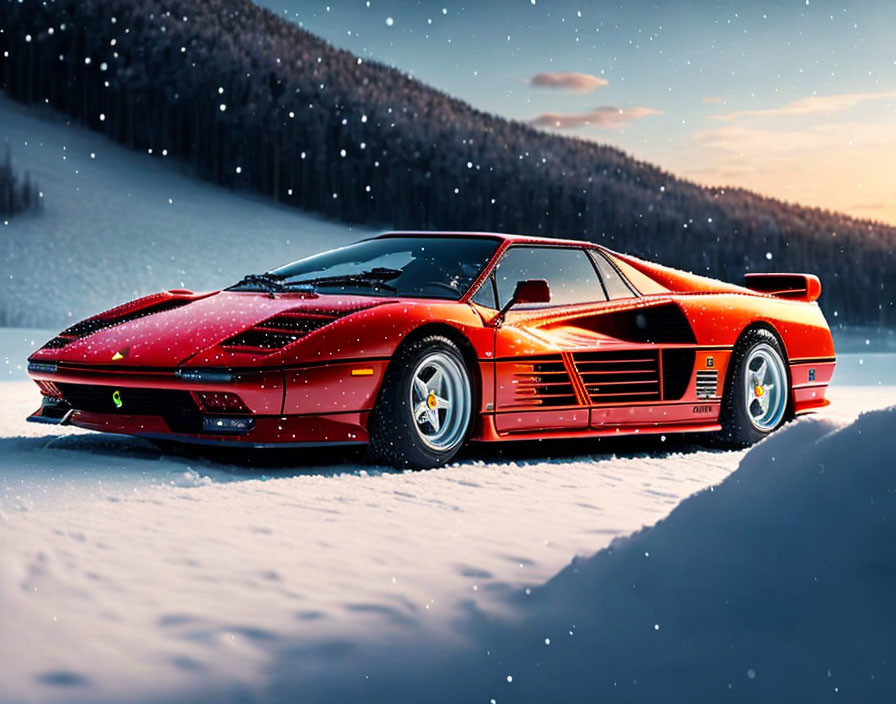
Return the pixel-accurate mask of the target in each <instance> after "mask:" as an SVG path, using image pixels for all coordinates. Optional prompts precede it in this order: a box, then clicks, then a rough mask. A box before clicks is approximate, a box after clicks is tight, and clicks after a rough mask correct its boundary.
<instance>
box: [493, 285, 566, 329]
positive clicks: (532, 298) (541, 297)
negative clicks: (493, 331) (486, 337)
mask: <svg viewBox="0 0 896 704" xmlns="http://www.w3.org/2000/svg"><path fill="white" fill-rule="evenodd" d="M550 302H551V287H550V286H548V282H547V281H545V280H544V279H526V280H525V281H517V282H516V288H515V289H513V295H512V296H511V297H510V300H509V301H507V303H505V304H504V307H503V308H501V310H499V311H498V314H497V315H496V316H495V317H494V318H492V320H491V322H490V323H489V325H490V326H492V327H498V326H499V325H501V323H503V322H504V316H506V315H507V311H509V310H510V309H511V308H513V306H515V305H519V304H520V303H550Z"/></svg>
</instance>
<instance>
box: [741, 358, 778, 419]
mask: <svg viewBox="0 0 896 704" xmlns="http://www.w3.org/2000/svg"><path fill="white" fill-rule="evenodd" d="M744 386H745V389H744V391H745V394H744V399H745V402H746V405H747V416H748V417H749V418H750V422H751V423H752V424H753V426H754V427H755V428H756V429H757V430H761V431H762V432H768V431H770V430H774V429H775V428H776V427H778V424H779V423H780V422H781V419H782V418H783V417H784V412H785V411H786V410H787V390H788V388H787V370H786V369H785V368H784V360H782V359H781V355H779V354H778V352H777V351H776V350H775V348H774V347H772V346H771V345H769V344H767V343H764V342H763V343H761V344H758V345H756V346H755V347H754V348H753V349H752V350H750V356H749V357H748V358H747V362H746V364H745V365H744Z"/></svg>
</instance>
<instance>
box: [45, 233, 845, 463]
mask: <svg viewBox="0 0 896 704" xmlns="http://www.w3.org/2000/svg"><path fill="white" fill-rule="evenodd" d="M820 293H821V284H820V283H819V281H818V279H817V278H816V277H815V276H812V275H810V274H780V273H779V274H761V273H753V274H747V276H746V281H745V285H744V286H736V285H732V284H727V283H723V282H721V281H716V280H713V279H709V278H705V277H702V276H697V275H693V274H689V273H685V272H682V271H678V270H675V269H670V268H667V267H663V266H659V265H657V264H652V263H648V262H645V261H642V260H640V259H636V258H634V257H631V256H627V255H623V254H618V253H616V252H612V251H609V250H607V249H605V248H603V247H600V246H597V245H594V244H591V243H587V242H580V241H564V240H555V239H542V238H535V237H525V236H516V235H503V234H486V233H483V234H474V233H456V232H445V233H432V232H390V233H386V234H383V235H381V236H379V237H374V238H372V239H367V240H363V241H361V242H357V243H355V244H352V245H349V246H346V247H342V248H339V249H335V250H332V251H329V252H324V253H322V254H317V255H314V256H311V257H308V258H306V259H302V260H299V261H297V262H294V263H292V264H288V265H286V266H283V267H281V268H279V269H274V270H272V271H269V272H267V273H264V274H250V275H248V276H246V277H244V278H243V279H242V280H241V281H239V282H237V283H236V284H234V285H233V286H230V287H229V288H227V289H224V290H223V291H216V292H211V293H193V292H191V291H188V290H180V289H178V290H172V291H166V292H164V293H157V294H154V295H151V296H146V297H144V298H140V299H138V300H135V301H132V302H130V303H125V304H124V305H120V306H118V307H116V308H112V309H111V310H108V311H106V312H105V313H101V314H99V315H97V316H95V317H93V318H89V319H87V320H84V321H82V322H79V323H77V324H75V325H73V326H71V327H70V328H68V329H67V330H65V331H63V332H61V333H60V334H59V335H58V336H57V337H55V338H53V339H52V340H50V341H49V342H48V343H47V344H46V345H44V346H43V347H42V348H41V349H40V350H38V351H37V352H35V353H34V354H33V355H32V356H31V357H30V358H29V364H28V372H29V374H30V375H31V377H32V378H33V379H34V380H35V381H36V382H37V384H38V386H39V387H40V391H41V393H42V394H43V403H42V405H41V407H40V409H39V410H38V411H36V412H35V413H34V414H33V415H32V416H31V417H30V418H29V420H32V421H38V422H47V423H63V424H65V423H71V424H73V425H76V426H79V427H81V428H90V429H92V430H99V431H105V432H113V433H126V434H130V435H138V436H142V437H146V438H150V439H157V440H175V441H181V442H198V443H209V444H214V443H232V444H236V445H239V446H244V447H259V446H274V445H276V446H296V447H301V446H317V445H329V444H332V445H338V444H342V445H347V444H358V445H366V446H367V454H368V457H369V458H370V460H371V461H373V462H377V463H385V464H391V465H395V466H398V467H411V468H424V467H434V466H438V465H441V464H443V463H445V462H447V461H449V460H450V459H451V458H452V457H454V455H455V454H456V453H457V452H458V450H459V449H460V448H461V447H462V446H463V445H464V443H466V442H467V441H485V442H499V441H507V440H516V439H526V438H528V439H533V438H541V439H548V438H579V437H592V436H606V435H614V436H615V435H622V434H634V433H641V434H644V433H666V434H668V433H678V432H688V433H697V432H703V433H714V434H716V436H718V437H719V438H720V439H721V440H722V441H724V442H727V443H731V444H736V445H747V444H749V443H752V442H755V441H757V440H759V439H760V438H762V437H763V436H765V435H767V434H768V433H770V432H772V431H773V430H775V429H776V428H778V427H779V426H780V425H781V424H782V423H783V422H785V420H786V419H788V418H789V417H792V416H793V415H795V414H798V413H803V412H805V411H809V410H811V409H815V408H819V407H821V406H824V405H826V404H827V403H828V401H827V400H826V399H825V391H826V388H827V386H828V384H829V382H830V380H831V376H832V375H833V371H834V363H835V359H834V346H833V342H832V339H831V333H830V330H829V328H828V325H827V323H826V322H825V319H824V316H823V315H822V312H821V309H820V308H819V306H818V304H817V303H816V302H815V301H816V300H817V298H818V296H819V294H820Z"/></svg>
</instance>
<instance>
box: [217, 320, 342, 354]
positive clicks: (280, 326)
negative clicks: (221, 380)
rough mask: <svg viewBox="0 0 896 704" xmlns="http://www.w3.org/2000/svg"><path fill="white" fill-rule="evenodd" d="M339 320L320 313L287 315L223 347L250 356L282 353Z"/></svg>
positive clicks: (243, 333) (262, 325)
mask: <svg viewBox="0 0 896 704" xmlns="http://www.w3.org/2000/svg"><path fill="white" fill-rule="evenodd" d="M339 317H340V316H339V315H338V314H335V313H318V312H314V313H311V312H308V311H304V310H299V311H287V312H286V313H280V314H278V315H275V316H274V317H272V318H268V319H267V320H264V321H262V322H260V323H258V324H256V325H253V326H252V327H251V328H249V329H248V330H246V331H244V332H241V333H240V334H239V335H234V336H233V337H230V338H228V339H226V340H224V342H222V343H221V347H227V348H228V349H234V348H239V349H244V350H245V351H247V352H256V351H258V350H263V351H271V350H279V349H283V348H284V347H286V346H287V345H291V344H292V343H293V342H295V341H297V340H300V339H301V338H303V337H305V336H306V335H310V334H311V333H312V332H314V331H315V330H320V329H321V328H322V327H324V326H325V325H329V324H330V323H332V322H333V321H334V320H336V319H337V318H339Z"/></svg>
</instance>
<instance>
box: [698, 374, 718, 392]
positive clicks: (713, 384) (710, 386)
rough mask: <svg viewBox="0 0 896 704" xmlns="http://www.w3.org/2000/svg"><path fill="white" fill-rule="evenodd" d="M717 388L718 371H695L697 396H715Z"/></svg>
mask: <svg viewBox="0 0 896 704" xmlns="http://www.w3.org/2000/svg"><path fill="white" fill-rule="evenodd" d="M718 388H719V373H718V372H717V371H716V370H714V369H713V370H702V369H701V370H700V371H698V372H697V398H715V397H716V395H717V393H718Z"/></svg>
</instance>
